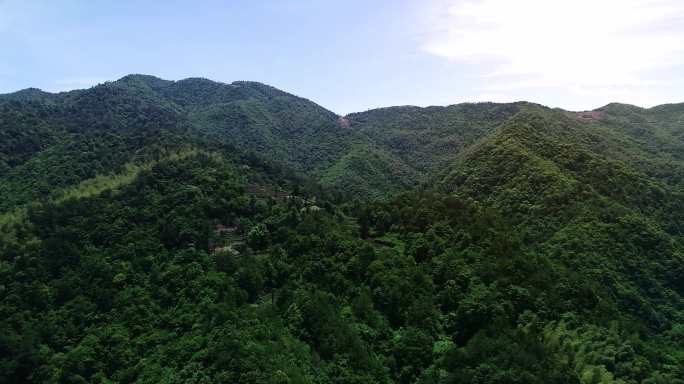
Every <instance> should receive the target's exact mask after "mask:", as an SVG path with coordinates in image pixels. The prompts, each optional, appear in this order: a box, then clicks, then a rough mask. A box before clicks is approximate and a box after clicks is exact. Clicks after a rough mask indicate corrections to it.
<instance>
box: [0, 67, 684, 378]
mask: <svg viewBox="0 0 684 384" xmlns="http://www.w3.org/2000/svg"><path fill="white" fill-rule="evenodd" d="M683 140H684V105H664V106H659V107H655V108H651V109H642V108H638V107H634V106H629V105H623V104H610V105H607V106H605V107H603V108H599V109H597V110H595V111H587V112H569V111H563V110H559V109H550V108H547V107H543V106H540V105H536V104H531V103H525V102H520V103H513V104H494V103H478V104H460V105H453V106H447V107H428V108H419V107H411V106H403V107H391V108H383V109H376V110H370V111H366V112H361V113H354V114H351V115H348V116H337V115H336V114H334V113H333V112H330V111H328V110H326V109H324V108H322V107H320V106H318V105H316V104H315V103H313V102H311V101H309V100H306V99H302V98H299V97H296V96H294V95H291V94H288V93H285V92H283V91H280V90H277V89H275V88H272V87H269V86H266V85H263V84H259V83H253V82H234V83H232V84H223V83H216V82H212V81H209V80H206V79H186V80H181V81H166V80H162V79H158V78H155V77H152V76H144V75H129V76H126V77H124V78H122V79H120V80H118V81H114V82H109V83H105V84H102V85H98V86H96V87H93V88H90V89H87V90H77V91H71V92H66V93H59V94H51V93H46V92H42V91H40V90H36V89H27V90H24V91H20V92H17V93H13V94H7V95H0V319H1V321H0V382H7V383H24V382H26V383H43V382H45V383H133V382H136V383H233V382H235V383H375V382H378V383H424V384H427V383H521V384H522V383H540V384H541V383H544V384H547V383H573V384H575V383H577V384H579V383H582V384H585V383H587V384H594V383H619V384H635V383H641V384H654V383H684V347H683V346H684V299H683V297H684V238H683V237H682V234H683V233H682V232H683V231H684V179H683V176H684V141H683Z"/></svg>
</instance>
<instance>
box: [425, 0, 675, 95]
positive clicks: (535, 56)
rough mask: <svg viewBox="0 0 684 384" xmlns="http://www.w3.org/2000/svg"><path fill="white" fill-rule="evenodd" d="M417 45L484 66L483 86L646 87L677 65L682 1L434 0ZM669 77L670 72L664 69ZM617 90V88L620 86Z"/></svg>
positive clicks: (654, 90) (628, 90) (661, 83)
mask: <svg viewBox="0 0 684 384" xmlns="http://www.w3.org/2000/svg"><path fill="white" fill-rule="evenodd" d="M440 5H441V12H440V13H438V15H439V18H437V19H436V21H435V20H433V21H432V23H433V25H432V28H431V30H432V32H431V33H428V35H427V38H426V40H425V42H424V44H423V50H424V51H426V52H428V53H430V54H433V55H437V56H441V57H445V58H447V59H450V60H453V61H457V62H461V63H465V64H469V65H481V66H483V67H487V68H490V69H488V70H487V72H482V73H481V75H482V78H481V82H482V84H483V86H482V90H483V91H486V92H501V91H506V90H513V89H539V88H558V89H564V90H566V91H568V92H573V93H574V94H576V95H581V94H590V95H592V96H596V95H595V94H594V92H604V95H605V96H606V97H608V96H611V97H619V96H622V95H624V97H629V96H630V95H631V96H634V95H641V96H640V99H641V100H643V102H646V103H647V104H648V103H649V100H648V97H646V96H644V95H643V94H642V93H643V92H646V93H650V94H653V95H654V96H653V102H655V101H656V99H658V94H660V93H662V90H661V88H663V87H668V86H670V85H671V83H670V81H669V80H671V79H667V78H666V77H664V76H663V75H664V74H668V75H671V73H670V72H671V71H672V70H673V69H674V68H676V67H678V66H683V67H684V44H682V42H684V1H682V0H573V1H570V0H567V1H562V0H516V1H512V0H475V1H452V2H451V3H441V4H440ZM670 77H671V76H670ZM620 90H622V92H623V93H620V92H621V91H620Z"/></svg>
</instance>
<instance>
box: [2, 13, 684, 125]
mask: <svg viewBox="0 0 684 384" xmlns="http://www.w3.org/2000/svg"><path fill="white" fill-rule="evenodd" d="M683 42H684V1H682V0H572V1H561V0H515V1H512V0H344V1H332V0H271V1H269V0H225V1H202V0H194V1H174V0H166V1H129V0H117V1H104V0H88V1H86V0H81V1H69V0H52V1H40V0H0V93H7V92H13V91H16V90H20V89H23V88H28V87H36V88H41V89H43V90H46V91H52V92H57V91H64V90H71V89H77V88H87V87H90V86H93V85H96V84H98V83H102V82H104V81H109V80H116V79H118V78H120V77H123V76H124V75H126V74H130V73H143V74H150V75H155V76H158V77H161V78H164V79H169V80H180V79H183V78H187V77H205V78H209V79H212V80H216V81H222V82H226V83H230V82H232V81H236V80H252V81H259V82H263V83H267V84H270V85H273V86H275V87H278V88H280V89H283V90H285V91H288V92H291V93H294V94H297V95H299V96H302V97H306V98H308V99H311V100H313V101H315V102H317V103H318V104H320V105H322V106H324V107H326V108H328V109H330V110H332V111H334V112H336V113H338V114H347V113H350V112H357V111H364V110H367V109H371V108H377V107H384V106H391V105H419V106H427V105H448V104H455V103H460V102H478V101H495V102H509V101H518V100H526V101H532V102H537V103H540V104H544V105H548V106H551V107H560V108H564V109H568V110H591V109H594V108H598V107H600V106H603V105H605V104H608V103H610V102H624V103H629V104H635V105H639V106H642V107H651V106H654V105H658V104H664V103H676V102H684V84H683V82H684V44H683Z"/></svg>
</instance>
